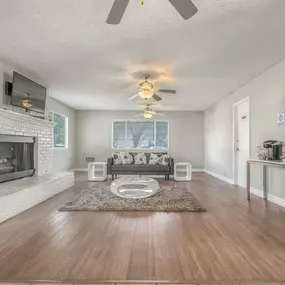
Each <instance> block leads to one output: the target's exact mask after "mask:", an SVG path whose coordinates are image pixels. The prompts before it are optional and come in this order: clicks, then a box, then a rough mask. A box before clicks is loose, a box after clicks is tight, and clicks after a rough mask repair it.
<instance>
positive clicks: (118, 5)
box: [107, 0, 130, 25]
mask: <svg viewBox="0 0 285 285" xmlns="http://www.w3.org/2000/svg"><path fill="white" fill-rule="evenodd" d="M129 2H130V0H115V2H114V4H113V7H112V9H111V11H110V14H109V16H108V19H107V24H111V25H118V24H120V22H121V20H122V18H123V16H124V13H125V11H126V9H127V6H128V4H129Z"/></svg>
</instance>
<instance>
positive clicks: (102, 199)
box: [59, 183, 207, 212]
mask: <svg viewBox="0 0 285 285" xmlns="http://www.w3.org/2000/svg"><path fill="white" fill-rule="evenodd" d="M59 210H60V211H153V212H205V211H207V210H206V209H205V208H204V207H203V206H202V205H201V204H200V203H199V201H198V200H197V199H196V198H195V197H194V196H193V194H191V193H190V192H189V190H188V189H187V188H178V187H170V186H160V189H159V191H158V192H157V193H156V194H155V195H154V196H152V197H150V198H145V199H123V198H119V197H117V196H115V195H114V194H113V193H112V192H111V190H110V186H109V185H106V184H103V183H102V184H95V185H93V186H92V188H91V189H85V190H83V191H81V192H80V193H79V194H78V195H76V196H75V197H74V199H72V200H71V201H69V202H67V203H65V204H64V205H62V206H61V207H60V209H59Z"/></svg>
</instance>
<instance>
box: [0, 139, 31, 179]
mask: <svg viewBox="0 0 285 285" xmlns="http://www.w3.org/2000/svg"><path fill="white" fill-rule="evenodd" d="M34 144H35V138H34V137H26V136H13V135H0V182H4V181H9V180H13V179H17V178H23V177H27V176H33V175H34V173H35V169H34Z"/></svg>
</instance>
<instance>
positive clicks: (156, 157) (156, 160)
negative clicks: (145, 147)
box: [148, 153, 162, 165]
mask: <svg viewBox="0 0 285 285" xmlns="http://www.w3.org/2000/svg"><path fill="white" fill-rule="evenodd" d="M161 160H162V154H161V153H152V154H151V155H150V158H149V162H148V164H152V165H160V161H161Z"/></svg>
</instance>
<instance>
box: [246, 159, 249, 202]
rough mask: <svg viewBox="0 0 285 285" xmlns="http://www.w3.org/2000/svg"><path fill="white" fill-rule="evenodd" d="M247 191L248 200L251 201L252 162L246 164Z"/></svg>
mask: <svg viewBox="0 0 285 285" xmlns="http://www.w3.org/2000/svg"><path fill="white" fill-rule="evenodd" d="M246 189H247V200H248V201H250V162H249V161H247V162H246Z"/></svg>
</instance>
